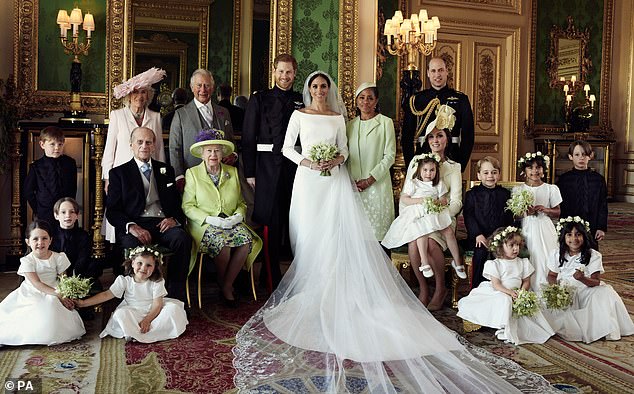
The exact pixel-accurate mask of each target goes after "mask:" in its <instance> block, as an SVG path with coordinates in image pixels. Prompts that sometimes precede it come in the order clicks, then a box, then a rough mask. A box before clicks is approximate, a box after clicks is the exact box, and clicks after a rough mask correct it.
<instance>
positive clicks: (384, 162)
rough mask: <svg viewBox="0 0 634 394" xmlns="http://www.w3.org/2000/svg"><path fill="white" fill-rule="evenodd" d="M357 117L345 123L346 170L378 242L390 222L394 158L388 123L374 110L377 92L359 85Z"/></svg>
mask: <svg viewBox="0 0 634 394" xmlns="http://www.w3.org/2000/svg"><path fill="white" fill-rule="evenodd" d="M355 101H356V106H357V116H356V117H355V118H354V119H352V120H351V121H350V122H348V125H347V127H346V129H347V133H346V134H347V136H348V150H349V152H350V156H349V157H348V169H349V171H350V176H352V179H353V180H354V181H355V184H356V186H357V190H358V191H359V194H360V196H361V201H362V202H363V208H364V210H365V212H366V214H367V215H368V219H369V220H370V224H371V225H372V228H373V229H374V234H375V236H376V239H377V240H378V241H381V240H383V236H385V233H386V232H387V230H388V229H389V228H390V224H392V221H393V220H394V197H393V194H392V179H391V177H390V167H392V164H394V157H395V156H396V138H395V134H394V123H393V122H392V119H391V118H389V117H387V116H384V115H381V114H380V113H379V110H378V102H379V91H378V89H377V88H376V85H375V84H373V83H368V82H364V83H362V84H361V85H360V86H359V88H358V89H357V91H356V93H355Z"/></svg>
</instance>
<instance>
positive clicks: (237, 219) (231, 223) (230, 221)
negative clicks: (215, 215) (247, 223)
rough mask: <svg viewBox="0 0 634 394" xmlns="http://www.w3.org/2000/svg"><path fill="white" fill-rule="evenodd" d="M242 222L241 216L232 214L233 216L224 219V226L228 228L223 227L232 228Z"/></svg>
mask: <svg viewBox="0 0 634 394" xmlns="http://www.w3.org/2000/svg"><path fill="white" fill-rule="evenodd" d="M242 220H243V217H242V214H240V213H236V214H233V215H231V216H229V217H228V218H226V219H225V224H226V225H228V226H229V227H225V228H232V227H233V226H235V225H237V224H238V223H241V222H242Z"/></svg>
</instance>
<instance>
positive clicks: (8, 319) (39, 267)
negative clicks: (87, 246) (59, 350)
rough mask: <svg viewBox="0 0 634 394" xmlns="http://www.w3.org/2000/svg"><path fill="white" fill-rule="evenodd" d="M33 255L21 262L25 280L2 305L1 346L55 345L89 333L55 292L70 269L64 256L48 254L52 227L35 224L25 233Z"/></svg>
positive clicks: (21, 271)
mask: <svg viewBox="0 0 634 394" xmlns="http://www.w3.org/2000/svg"><path fill="white" fill-rule="evenodd" d="M26 237H27V238H26V244H27V245H28V246H29V248H30V250H31V253H29V254H28V255H26V256H24V257H22V258H21V259H20V268H18V275H22V276H24V278H25V280H24V281H23V282H22V284H21V285H20V287H18V288H17V289H16V290H14V291H12V292H11V293H10V294H9V295H8V296H7V297H6V298H5V299H4V300H3V301H2V303H0V346H2V345H56V344H59V343H64V342H69V341H72V340H73V339H78V338H80V337H81V336H82V335H84V334H85V333H86V330H85V329H84V323H83V322H82V320H81V318H80V317H79V314H78V313H77V311H75V310H73V309H74V304H73V301H72V300H71V299H68V298H63V297H62V296H61V295H60V294H58V293H57V291H56V286H57V277H58V276H59V275H61V274H63V273H64V272H66V269H68V267H69V266H70V262H69V261H68V258H66V255H65V254H64V253H56V252H52V251H50V250H49V246H50V244H51V227H50V225H49V224H48V223H47V222H45V221H42V220H35V221H33V222H32V223H31V224H30V225H29V227H28V228H27V230H26Z"/></svg>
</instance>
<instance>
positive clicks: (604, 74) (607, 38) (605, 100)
mask: <svg viewBox="0 0 634 394" xmlns="http://www.w3.org/2000/svg"><path fill="white" fill-rule="evenodd" d="M537 3H538V0H532V4H531V9H532V15H531V42H530V49H531V61H530V82H529V89H530V92H529V99H528V101H529V102H528V117H527V119H526V121H525V124H524V130H523V133H524V136H525V137H526V138H535V137H536V136H538V135H556V134H561V133H562V132H563V131H564V130H565V129H564V126H563V125H561V126H557V125H548V124H535V75H536V74H535V73H536V69H537V67H536V45H537ZM613 24H614V0H604V2H603V36H602V38H601V42H602V44H601V83H600V87H599V108H598V114H599V118H598V126H594V127H593V128H592V129H591V132H595V133H596V134H597V135H599V136H601V137H605V138H613V136H614V130H612V125H611V122H610V118H609V111H610V78H611V74H612V69H611V64H612V61H611V58H612V29H613ZM540 70H541V69H540ZM540 72H541V71H540ZM547 77H548V78H549V81H550V75H548V76H547Z"/></svg>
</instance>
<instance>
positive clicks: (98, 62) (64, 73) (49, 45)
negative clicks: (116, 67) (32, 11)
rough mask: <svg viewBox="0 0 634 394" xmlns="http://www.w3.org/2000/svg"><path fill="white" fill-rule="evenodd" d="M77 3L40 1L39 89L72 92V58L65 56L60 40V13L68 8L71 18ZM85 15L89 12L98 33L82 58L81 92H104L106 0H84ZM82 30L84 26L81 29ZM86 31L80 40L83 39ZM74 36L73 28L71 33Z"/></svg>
mask: <svg viewBox="0 0 634 394" xmlns="http://www.w3.org/2000/svg"><path fill="white" fill-rule="evenodd" d="M76 3H77V1H73V0H46V1H40V2H39V4H40V6H39V13H38V51H37V56H38V62H37V89H38V90H47V91H50V90H60V91H70V80H69V78H70V76H69V75H70V63H71V61H72V59H73V57H72V56H71V55H66V54H64V50H63V48H62V44H61V42H60V39H59V25H57V24H56V21H57V11H58V10H60V9H65V10H66V11H68V13H69V15H70V11H72V9H73V8H74V4H76ZM79 6H80V8H81V10H82V12H83V13H84V14H85V13H86V12H90V13H91V14H93V16H94V18H95V31H94V32H92V33H93V34H92V37H93V39H92V41H91V48H90V49H89V50H88V56H80V57H79V60H80V61H81V71H82V84H81V90H82V92H95V93H102V92H104V90H105V86H106V81H105V75H106V0H83V1H82V2H81V3H80V4H79ZM80 29H81V26H80ZM85 33H86V32H85V31H84V30H81V31H80V34H79V37H80V40H83V39H84V37H85ZM68 34H69V36H70V35H72V29H71V30H69V32H68Z"/></svg>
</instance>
